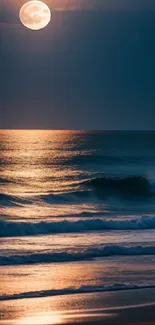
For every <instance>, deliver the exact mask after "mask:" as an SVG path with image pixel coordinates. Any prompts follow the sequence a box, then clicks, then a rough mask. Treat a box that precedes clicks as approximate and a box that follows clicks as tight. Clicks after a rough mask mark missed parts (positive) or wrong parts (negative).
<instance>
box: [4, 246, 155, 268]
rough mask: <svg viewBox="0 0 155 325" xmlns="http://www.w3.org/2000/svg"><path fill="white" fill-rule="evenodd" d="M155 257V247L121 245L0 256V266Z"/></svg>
mask: <svg viewBox="0 0 155 325" xmlns="http://www.w3.org/2000/svg"><path fill="white" fill-rule="evenodd" d="M138 255H155V246H140V245H139V246H120V245H114V244H113V245H110V244H109V245H101V246H98V247H90V248H87V249H84V248H83V249H82V250H81V251H79V250H78V251H77V252H72V251H70V250H69V251H68V252H67V251H66V250H65V251H60V252H56V253H55V252H50V253H46V252H44V253H32V254H27V255H11V256H0V265H22V264H35V263H60V262H61V263H62V262H71V261H72V262H74V261H83V260H92V259H95V258H102V257H109V256H138Z"/></svg>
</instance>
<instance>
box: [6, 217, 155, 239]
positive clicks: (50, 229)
mask: <svg viewBox="0 0 155 325" xmlns="http://www.w3.org/2000/svg"><path fill="white" fill-rule="evenodd" d="M141 229H155V217H154V216H141V217H140V218H137V219H135V218H134V219H128V220H118V221H117V220H116V219H115V220H113V219H109V220H103V219H82V220H76V221H68V220H63V221H58V222H56V221H53V222H38V223H30V222H29V223H28V222H8V221H0V237H15V236H33V235H47V234H55V233H71V232H73V233H78V232H87V231H100V230H141Z"/></svg>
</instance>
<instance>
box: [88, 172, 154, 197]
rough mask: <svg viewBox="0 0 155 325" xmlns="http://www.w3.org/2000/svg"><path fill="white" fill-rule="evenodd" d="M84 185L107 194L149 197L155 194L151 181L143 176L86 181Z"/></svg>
mask: <svg viewBox="0 0 155 325" xmlns="http://www.w3.org/2000/svg"><path fill="white" fill-rule="evenodd" d="M83 184H85V185H87V186H89V187H91V188H93V189H95V190H96V191H104V193H105V194H112V193H113V194H114V193H115V194H124V195H136V196H138V195H139V196H149V195H151V194H153V191H152V186H151V184H150V182H149V180H148V179H147V178H145V177H143V176H130V177H101V178H98V177H97V178H93V179H91V180H88V181H85V182H84V183H83Z"/></svg>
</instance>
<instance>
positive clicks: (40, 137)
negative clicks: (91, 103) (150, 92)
mask: <svg viewBox="0 0 155 325" xmlns="http://www.w3.org/2000/svg"><path fill="white" fill-rule="evenodd" d="M0 275H1V283H2V284H3V285H1V286H0V301H4V300H5V301H8V300H13V299H23V298H37V297H48V296H61V295H67V294H77V293H81V294H84V293H87V292H102V291H113V290H127V289H135V290H136V289H137V290H138V289H139V288H145V287H147V288H152V287H155V132H138V131H137V132H123V131H117V132H116V131H115V132H111V131H48V130H46V131H43V130H37V131H36V130H29V131H27V130H17V131H16V130H1V131H0Z"/></svg>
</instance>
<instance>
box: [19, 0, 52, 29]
mask: <svg viewBox="0 0 155 325" xmlns="http://www.w3.org/2000/svg"><path fill="white" fill-rule="evenodd" d="M19 18H20V21H21V23H22V24H23V25H24V26H25V27H27V28H29V29H33V30H38V29H42V28H44V27H45V26H47V25H48V23H49V22H50V20H51V11H50V9H49V8H48V6H47V5H46V4H45V3H44V2H42V1H39V0H32V1H29V2H26V3H25V4H24V5H23V6H22V7H21V9H20V12H19Z"/></svg>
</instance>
